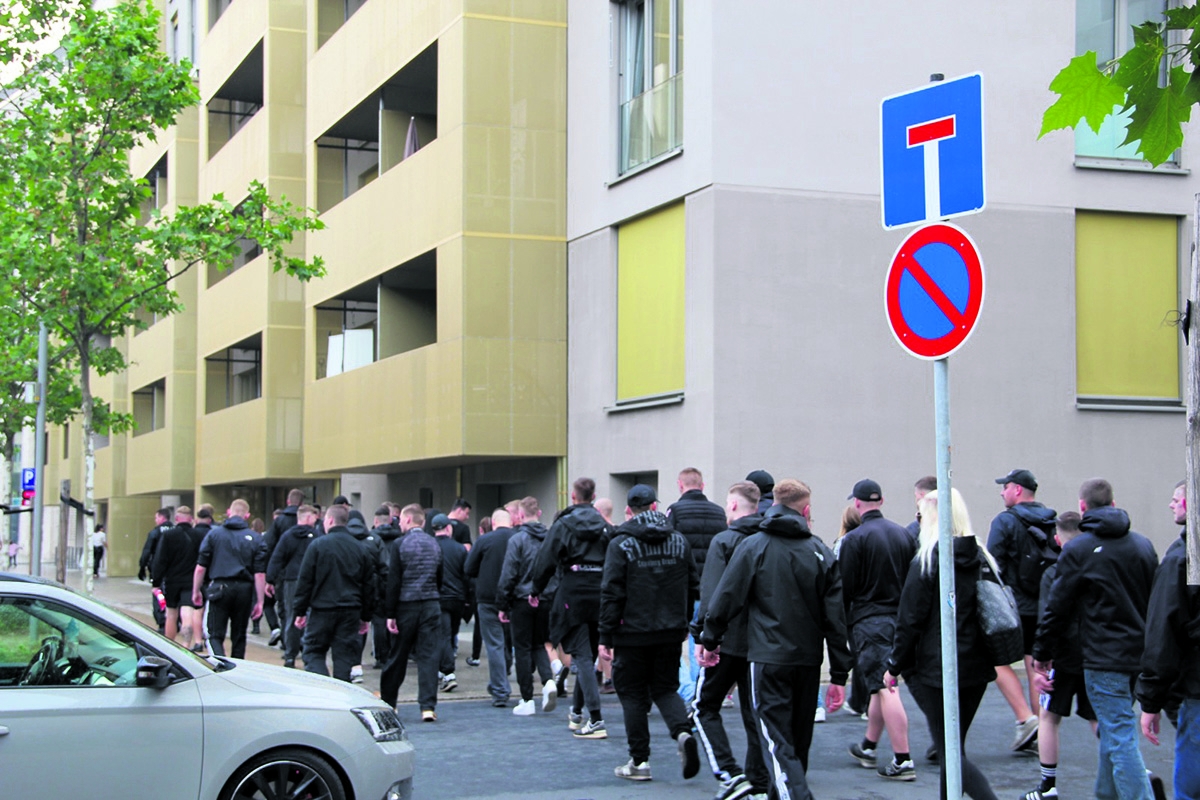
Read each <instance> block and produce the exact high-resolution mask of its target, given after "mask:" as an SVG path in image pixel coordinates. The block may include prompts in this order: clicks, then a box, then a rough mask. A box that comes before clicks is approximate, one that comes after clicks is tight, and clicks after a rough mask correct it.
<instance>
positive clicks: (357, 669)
mask: <svg viewBox="0 0 1200 800" xmlns="http://www.w3.org/2000/svg"><path fill="white" fill-rule="evenodd" d="M336 505H341V506H342V508H345V509H346V514H347V517H348V519H347V520H346V530H347V531H349V532H350V535H351V536H353V537H354V538H355V539H357V540H358V542H359V544H361V545H362V546H363V547H365V548H366V550H367V555H368V556H370V558H371V563H373V564H374V565H375V582H376V585H377V586H383V585H384V584H385V583H386V582H387V573H386V571H385V570H384V566H383V565H384V558H383V540H382V539H380V538H379V537H378V536H376V535H375V533H374V532H373V531H371V530H369V529H368V528H367V520H366V518H364V517H363V515H362V512H361V511H359V510H358V509H357V508H351V507H350V506H349V505H348V504H345V503H339V504H336ZM358 638H359V646H358V658H357V659H355V661H354V666H353V667H351V668H350V682H351V683H362V682H363V668H362V654H363V652H364V651H365V650H366V647H367V634H366V633H363V634H362V635H361V636H359V637H358Z"/></svg>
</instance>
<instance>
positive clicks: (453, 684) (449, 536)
mask: <svg viewBox="0 0 1200 800" xmlns="http://www.w3.org/2000/svg"><path fill="white" fill-rule="evenodd" d="M429 529H430V530H431V531H433V536H434V539H435V540H436V541H437V543H438V547H440V548H441V550H442V590H441V593H440V594H441V596H440V598H439V599H438V603H439V604H440V605H441V609H442V615H441V632H442V637H441V639H442V646H441V648H440V651H439V657H438V673H439V675H441V683H440V684H439V685H438V691H440V692H453V691H454V690H455V689H457V688H458V678H457V676H456V675H455V674H454V666H455V661H456V659H457V658H458V628H459V625H461V624H462V613H463V606H465V605H466V603H467V578H466V575H464V574H463V569H464V567H465V566H466V563H467V550H466V548H465V547H463V546H462V544H460V543H459V542H457V541H455V539H454V526H453V524H452V521H451V519H450V518H449V517H447V516H446V515H445V514H438V515H437V516H436V517H434V518H433V521H432V522H430V523H429Z"/></svg>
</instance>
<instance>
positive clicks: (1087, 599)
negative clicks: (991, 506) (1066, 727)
mask: <svg viewBox="0 0 1200 800" xmlns="http://www.w3.org/2000/svg"><path fill="white" fill-rule="evenodd" d="M1079 530H1080V533H1079V535H1078V536H1076V537H1075V538H1074V539H1072V540H1071V541H1069V542H1067V546H1066V547H1064V548H1063V551H1062V555H1061V556H1059V559H1058V574H1057V575H1055V577H1054V583H1053V584H1051V586H1050V599H1049V600H1048V601H1047V602H1046V613H1045V615H1044V616H1043V617H1042V620H1041V622H1040V623H1039V624H1038V629H1037V638H1036V639H1035V640H1034V643H1033V657H1034V659H1035V660H1037V661H1042V662H1045V661H1053V660H1054V659H1055V658H1057V657H1058V654H1059V652H1061V651H1062V650H1063V649H1064V641H1065V639H1064V636H1065V634H1066V630H1067V625H1068V623H1069V622H1070V620H1071V617H1072V616H1073V615H1075V614H1078V615H1079V617H1080V622H1079V629H1080V638H1081V639H1082V641H1083V666H1084V668H1085V669H1096V670H1106V671H1109V672H1123V673H1126V674H1129V675H1136V674H1137V673H1138V672H1139V671H1140V669H1141V662H1142V650H1143V649H1144V647H1145V637H1146V607H1147V606H1148V605H1149V602H1150V588H1151V586H1152V585H1153V583H1154V570H1155V568H1156V567H1157V566H1158V556H1157V554H1155V552H1154V545H1152V544H1150V540H1149V539H1147V538H1146V537H1144V536H1142V535H1141V534H1140V533H1134V532H1133V531H1131V530H1129V515H1128V514H1126V513H1125V511H1124V510H1122V509H1120V508H1116V507H1114V506H1105V507H1103V508H1093V509H1090V510H1089V511H1087V512H1086V513H1085V514H1084V515H1083V519H1082V520H1081V521H1080V523H1079Z"/></svg>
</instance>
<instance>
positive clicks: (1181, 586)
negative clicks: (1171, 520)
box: [1137, 533, 1200, 714]
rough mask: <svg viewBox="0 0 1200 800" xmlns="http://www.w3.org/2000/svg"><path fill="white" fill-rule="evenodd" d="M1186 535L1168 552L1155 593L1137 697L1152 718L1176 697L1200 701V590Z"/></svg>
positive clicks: (1156, 578) (1158, 575) (1147, 627)
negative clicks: (1193, 582)
mask: <svg viewBox="0 0 1200 800" xmlns="http://www.w3.org/2000/svg"><path fill="white" fill-rule="evenodd" d="M1186 535H1187V534H1186V533H1185V534H1184V536H1181V537H1180V538H1178V539H1176V540H1175V541H1174V542H1172V544H1171V546H1170V547H1169V548H1167V552H1166V555H1164V556H1163V560H1162V563H1161V564H1159V566H1158V570H1157V571H1156V572H1155V574H1154V588H1153V590H1152V591H1151V592H1150V606H1149V609H1148V611H1147V614H1146V648H1145V650H1144V652H1143V653H1142V674H1141V675H1140V676H1139V677H1138V682H1137V698H1138V700H1139V701H1140V702H1141V704H1142V710H1143V711H1145V712H1146V713H1148V714H1154V713H1156V712H1158V711H1161V710H1162V708H1163V707H1164V706H1166V705H1168V704H1169V703H1170V701H1171V700H1172V699H1173V698H1179V697H1186V698H1189V699H1200V587H1196V586H1188V583H1187V547H1186V546H1185V542H1186V539H1185V538H1184V537H1185V536H1186Z"/></svg>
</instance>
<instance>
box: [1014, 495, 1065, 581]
mask: <svg viewBox="0 0 1200 800" xmlns="http://www.w3.org/2000/svg"><path fill="white" fill-rule="evenodd" d="M1009 513H1012V512H1011V511H1010V512H1009ZM1013 516H1014V517H1017V515H1016V514H1013ZM1017 522H1018V523H1020V525H1021V527H1022V528H1023V529H1024V530H1025V536H1023V537H1020V538H1019V539H1018V545H1017V549H1018V553H1019V556H1020V561H1019V562H1018V566H1017V575H1016V581H1015V582H1016V584H1017V585H1018V586H1020V587H1021V589H1022V590H1024V591H1025V593H1026V594H1030V595H1032V596H1033V597H1037V596H1038V592H1039V590H1040V588H1041V585H1042V573H1043V572H1045V571H1046V568H1047V567H1049V566H1050V565H1051V564H1053V563H1055V562H1056V561H1058V554H1059V552H1060V548H1059V546H1058V542H1056V541H1055V540H1054V533H1055V531H1054V520H1048V521H1047V522H1046V523H1045V526H1046V527H1042V526H1038V525H1029V524H1027V523H1026V522H1025V521H1024V520H1023V519H1021V518H1020V517H1017Z"/></svg>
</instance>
